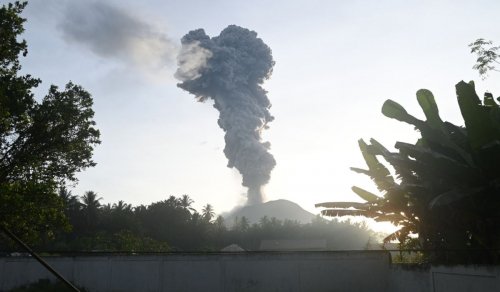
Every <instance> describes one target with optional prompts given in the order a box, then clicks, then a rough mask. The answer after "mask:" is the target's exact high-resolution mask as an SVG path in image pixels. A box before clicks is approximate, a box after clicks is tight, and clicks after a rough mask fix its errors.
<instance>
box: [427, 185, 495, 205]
mask: <svg viewBox="0 0 500 292" xmlns="http://www.w3.org/2000/svg"><path fill="white" fill-rule="evenodd" d="M484 189H485V188H484V187H477V188H466V189H458V188H456V189H452V190H450V191H447V192H445V193H442V194H440V195H438V196H437V197H435V198H434V199H433V200H432V201H431V202H430V203H429V209H431V210H432V209H434V208H436V207H442V206H449V205H450V204H453V203H455V202H457V201H460V200H462V199H464V198H467V197H471V196H474V195H477V194H479V193H481V192H482V191H484Z"/></svg>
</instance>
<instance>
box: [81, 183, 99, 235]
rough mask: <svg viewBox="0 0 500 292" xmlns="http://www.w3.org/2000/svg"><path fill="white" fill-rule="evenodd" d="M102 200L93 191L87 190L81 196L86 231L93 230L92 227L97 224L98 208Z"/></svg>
mask: <svg viewBox="0 0 500 292" xmlns="http://www.w3.org/2000/svg"><path fill="white" fill-rule="evenodd" d="M100 200H102V198H101V197H99V198H98V197H97V193H95V192H93V191H87V192H85V193H84V194H83V196H82V197H81V201H82V205H83V207H82V211H83V214H84V216H85V223H86V228H87V231H89V232H90V231H93V229H94V228H95V227H96V226H97V221H98V219H99V218H98V215H99V209H100V208H101V203H100V202H99V201H100Z"/></svg>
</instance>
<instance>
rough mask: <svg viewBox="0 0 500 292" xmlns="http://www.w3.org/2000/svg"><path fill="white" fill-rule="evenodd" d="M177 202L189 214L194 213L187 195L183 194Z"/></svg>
mask: <svg viewBox="0 0 500 292" xmlns="http://www.w3.org/2000/svg"><path fill="white" fill-rule="evenodd" d="M179 202H180V204H181V206H182V207H183V208H184V209H186V210H188V211H191V212H194V211H195V209H194V208H193V207H191V205H192V204H193V203H194V201H193V199H191V198H190V197H189V196H188V195H186V194H184V195H182V197H181V198H180V199H179Z"/></svg>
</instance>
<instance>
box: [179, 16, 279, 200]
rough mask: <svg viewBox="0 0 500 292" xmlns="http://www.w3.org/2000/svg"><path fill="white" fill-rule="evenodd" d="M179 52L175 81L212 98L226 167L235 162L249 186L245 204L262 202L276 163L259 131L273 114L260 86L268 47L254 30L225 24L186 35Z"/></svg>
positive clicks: (268, 64)
mask: <svg viewBox="0 0 500 292" xmlns="http://www.w3.org/2000/svg"><path fill="white" fill-rule="evenodd" d="M181 42H182V49H181V52H180V53H179V56H178V63H179V68H178V70H177V72H176V73H175V77H176V78H177V79H179V80H180V81H181V83H179V84H178V85H177V86H179V87H180V88H182V89H184V90H186V91H188V92H190V93H192V94H194V95H195V96H196V98H197V99H198V101H201V102H203V101H205V100H207V99H212V100H213V101H214V107H215V108H216V109H217V110H218V111H219V120H218V124H219V126H220V127H221V128H222V129H223V130H224V131H225V133H226V135H225V137H224V140H225V142H226V147H225V148H224V154H225V155H226V157H227V159H228V161H229V162H228V167H231V168H232V167H236V169H238V171H239V172H240V173H241V175H242V176H243V185H244V186H246V187H248V204H256V203H261V202H262V200H263V195H262V187H263V186H264V185H265V184H267V183H268V182H269V179H270V176H271V170H272V169H273V168H274V166H275V165H276V161H275V160H274V157H273V156H272V155H271V154H270V153H269V148H270V143H269V142H263V141H262V138H261V133H262V131H263V130H264V129H266V128H267V127H268V123H269V122H271V121H272V120H273V119H274V118H273V116H271V114H270V112H269V109H270V107H271V103H270V102H269V99H268V97H267V95H266V93H267V92H266V91H265V90H264V89H263V88H262V87H261V85H262V83H263V82H264V80H266V79H267V78H269V76H270V75H271V73H272V69H273V66H274V61H273V57H272V54H271V49H270V48H269V47H268V46H267V45H266V44H265V43H264V42H263V41H262V40H261V39H260V38H257V33H256V32H254V31H250V30H248V29H245V28H242V27H239V26H236V25H230V26H228V27H227V28H225V29H224V30H223V31H222V32H221V33H220V35H219V36H216V37H212V38H210V37H209V36H207V35H206V34H205V31H204V30H203V29H197V30H193V31H191V32H189V33H188V34H186V35H185V36H184V37H183V38H182V40H181Z"/></svg>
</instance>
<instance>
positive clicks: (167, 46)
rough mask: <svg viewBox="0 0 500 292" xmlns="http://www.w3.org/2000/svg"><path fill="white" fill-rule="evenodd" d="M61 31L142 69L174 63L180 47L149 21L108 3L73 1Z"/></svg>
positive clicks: (68, 37) (74, 40) (96, 51)
mask: <svg viewBox="0 0 500 292" xmlns="http://www.w3.org/2000/svg"><path fill="white" fill-rule="evenodd" d="M63 15H64V16H63V18H62V19H61V20H60V21H59V23H58V27H59V29H60V31H61V32H62V34H63V37H64V39H65V40H66V41H67V42H69V43H74V44H78V45H81V46H83V47H86V48H87V49H89V50H90V51H92V52H93V53H94V54H96V55H98V56H101V57H104V58H115V59H118V60H121V61H124V62H127V63H132V64H134V65H137V66H139V67H148V68H160V67H163V66H165V65H168V64H171V63H174V61H175V56H176V55H177V51H178V46H177V45H176V44H175V42H173V41H172V40H171V39H170V38H169V37H168V36H167V35H166V34H165V33H164V32H162V31H161V30H160V29H158V28H156V27H155V26H153V25H152V24H151V23H148V21H146V20H144V19H141V18H139V17H136V16H134V15H132V14H131V13H128V12H127V11H125V10H122V9H120V8H118V7H115V6H112V5H110V4H108V3H105V2H104V1H100V2H97V1H71V2H70V3H68V4H67V6H66V11H65V13H64V14H63Z"/></svg>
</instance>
